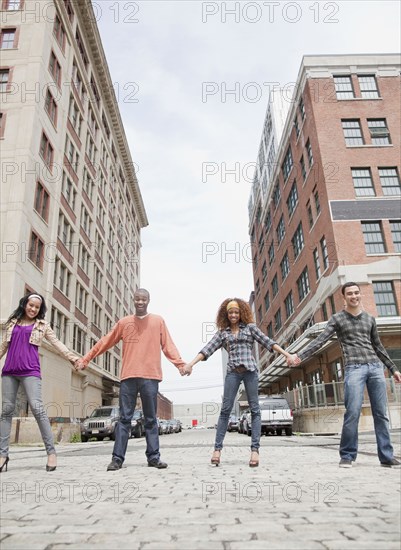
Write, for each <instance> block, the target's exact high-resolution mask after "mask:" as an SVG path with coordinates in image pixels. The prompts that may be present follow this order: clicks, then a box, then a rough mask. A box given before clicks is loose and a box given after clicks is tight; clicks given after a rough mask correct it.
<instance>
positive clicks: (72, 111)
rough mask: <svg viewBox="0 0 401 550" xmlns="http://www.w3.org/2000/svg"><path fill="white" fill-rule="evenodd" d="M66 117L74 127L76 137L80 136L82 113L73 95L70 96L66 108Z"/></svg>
mask: <svg viewBox="0 0 401 550" xmlns="http://www.w3.org/2000/svg"><path fill="white" fill-rule="evenodd" d="M68 118H69V119H70V122H71V126H72V127H73V128H74V130H75V133H76V134H77V136H78V137H80V136H81V128H82V115H81V111H80V110H79V108H78V105H77V103H76V101H75V99H74V97H73V96H72V95H71V96H70V105H69V108H68Z"/></svg>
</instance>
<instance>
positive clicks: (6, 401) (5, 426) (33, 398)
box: [0, 376, 56, 456]
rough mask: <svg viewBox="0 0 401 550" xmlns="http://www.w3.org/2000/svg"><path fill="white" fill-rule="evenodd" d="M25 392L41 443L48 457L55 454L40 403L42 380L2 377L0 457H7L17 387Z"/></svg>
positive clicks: (44, 413) (45, 416)
mask: <svg viewBox="0 0 401 550" xmlns="http://www.w3.org/2000/svg"><path fill="white" fill-rule="evenodd" d="M20 384H22V387H23V388H24V390H25V393H26V396H27V398H28V403H29V407H30V409H31V411H32V414H33V416H34V417H35V420H36V422H37V423H38V426H39V430H40V433H41V435H42V439H43V443H44V444H45V448H46V453H47V454H48V455H53V454H56V449H55V448H54V439H53V433H52V429H51V426H50V422H49V418H48V416H47V414H46V411H45V408H44V406H43V401H42V380H41V378H39V377H38V376H3V377H2V393H1V400H2V411H1V419H0V456H8V447H9V443H10V433H11V423H12V419H13V414H14V409H15V403H16V400H17V392H18V388H19V385H20Z"/></svg>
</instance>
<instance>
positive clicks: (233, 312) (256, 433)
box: [183, 298, 294, 467]
mask: <svg viewBox="0 0 401 550" xmlns="http://www.w3.org/2000/svg"><path fill="white" fill-rule="evenodd" d="M216 324H217V328H218V331H217V332H216V334H215V335H214V336H213V338H212V339H211V340H210V342H209V343H208V344H206V346H205V347H204V348H203V349H202V350H201V351H200V352H199V353H198V355H197V356H196V357H195V358H194V359H193V360H192V361H191V362H190V363H188V364H187V365H186V366H185V367H184V369H183V370H184V373H186V374H191V373H192V367H193V366H194V365H195V364H196V363H198V362H199V361H206V359H208V358H209V357H210V356H211V355H212V354H213V353H214V352H215V351H216V350H218V349H220V348H224V349H225V350H226V351H227V353H228V363H227V374H226V378H225V381H224V395H223V403H222V406H221V412H220V417H219V421H218V424H217V431H216V441H215V445H214V453H213V456H212V459H211V462H212V464H216V466H218V465H219V464H220V454H221V449H222V448H223V441H224V437H225V435H226V432H227V426H228V420H229V417H230V413H231V410H232V408H233V404H234V399H235V396H236V395H237V392H238V388H239V386H240V384H241V382H243V383H244V386H245V391H246V394H247V398H248V403H249V407H250V409H251V415H252V441H251V459H250V461H249V466H251V467H255V466H259V446H260V430H261V422H260V407H259V399H258V381H259V376H258V368H257V365H256V361H255V358H254V356H253V353H252V352H253V346H254V343H255V341H256V342H259V344H261V345H262V346H264V347H265V348H266V349H268V350H269V351H273V350H274V351H278V352H279V353H282V354H283V355H284V356H285V357H286V358H287V360H289V362H290V363H291V362H292V361H293V359H294V357H293V356H292V355H291V354H290V353H288V352H286V351H284V350H283V349H282V348H281V347H280V346H279V345H278V344H277V343H276V342H274V341H273V340H271V339H270V338H268V337H267V336H266V335H265V334H263V332H262V331H261V330H260V329H258V327H257V326H256V325H255V322H254V319H253V315H252V311H251V308H250V307H249V305H248V304H247V303H246V302H245V301H244V300H240V299H239V298H234V299H230V298H228V299H226V300H224V302H223V303H222V304H221V306H220V307H219V310H218V312H217V319H216Z"/></svg>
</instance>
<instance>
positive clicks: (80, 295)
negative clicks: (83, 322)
mask: <svg viewBox="0 0 401 550" xmlns="http://www.w3.org/2000/svg"><path fill="white" fill-rule="evenodd" d="M87 304H88V293H87V292H86V290H85V289H84V287H83V286H81V285H80V284H79V283H77V286H76V290H75V305H76V307H77V308H78V309H79V310H80V311H82V313H84V314H85V315H86V307H87Z"/></svg>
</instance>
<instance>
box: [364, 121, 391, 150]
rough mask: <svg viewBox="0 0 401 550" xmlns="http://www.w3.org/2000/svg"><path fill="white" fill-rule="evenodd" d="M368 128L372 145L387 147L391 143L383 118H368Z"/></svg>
mask: <svg viewBox="0 0 401 550" xmlns="http://www.w3.org/2000/svg"><path fill="white" fill-rule="evenodd" d="M368 127H369V131H370V136H371V138H372V145H389V144H390V143H391V141H390V132H389V131H388V128H387V122H386V119H385V118H368Z"/></svg>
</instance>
